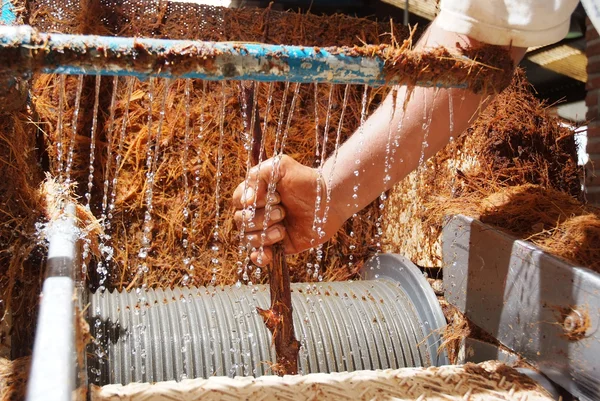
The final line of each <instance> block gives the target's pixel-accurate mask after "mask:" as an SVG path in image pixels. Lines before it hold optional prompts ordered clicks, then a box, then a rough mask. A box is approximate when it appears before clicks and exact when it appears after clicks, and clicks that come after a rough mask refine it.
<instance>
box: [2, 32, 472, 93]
mask: <svg viewBox="0 0 600 401" xmlns="http://www.w3.org/2000/svg"><path fill="white" fill-rule="evenodd" d="M386 51H387V48H385V47H377V46H371V47H369V46H367V47H364V48H360V49H355V48H336V47H334V48H313V47H301V46H279V45H265V44H255V43H238V42H218V43H217V42H200V41H182V40H164V39H144V38H122V37H101V36H78V35H64V34H47V33H37V32H36V31H35V30H33V29H32V28H31V27H28V26H19V27H0V73H3V72H5V73H13V74H15V73H28V72H32V71H35V72H43V73H60V74H91V75H95V74H101V75H128V76H132V75H133V76H136V77H138V78H141V79H144V78H147V77H149V76H161V77H179V78H201V79H205V80H223V79H237V80H259V81H291V82H329V83H340V84H344V83H349V84H369V85H372V86H379V85H384V84H390V83H392V84H395V83H399V84H413V85H414V84H417V85H419V86H452V87H467V86H469V85H468V84H467V83H466V82H460V81H457V82H451V80H449V77H448V76H447V75H446V74H440V75H443V76H440V77H439V78H437V77H435V79H440V80H442V81H441V82H433V81H434V79H431V77H425V79H423V80H421V81H417V82H415V79H414V77H408V76H404V75H403V73H402V71H399V72H395V73H392V74H390V71H388V70H386V67H387V66H386V60H385V54H386V53H385V52H386ZM364 54H368V56H365V55H364ZM466 60H467V61H469V60H468V59H466ZM425 70H427V69H425Z"/></svg>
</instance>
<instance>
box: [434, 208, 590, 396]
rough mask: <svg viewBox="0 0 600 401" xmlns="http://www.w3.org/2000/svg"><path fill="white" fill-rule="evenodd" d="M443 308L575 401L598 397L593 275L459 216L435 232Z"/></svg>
mask: <svg viewBox="0 0 600 401" xmlns="http://www.w3.org/2000/svg"><path fill="white" fill-rule="evenodd" d="M442 254H443V263H444V289H445V295H446V299H447V300H448V302H450V303H451V304H453V305H454V306H456V307H457V308H458V309H459V310H460V311H461V312H463V313H465V315H466V316H467V317H468V318H469V319H470V320H471V321H472V322H473V323H474V324H476V325H477V326H479V327H481V328H482V329H483V330H485V331H487V332H488V333H489V334H491V335H492V336H494V337H495V338H497V339H498V340H499V341H500V342H501V343H502V344H504V345H505V346H507V347H508V348H509V349H512V350H513V351H514V352H516V353H517V354H519V355H520V356H521V357H523V358H525V359H526V360H527V361H528V362H529V363H532V364H533V365H535V366H536V367H537V368H538V369H539V370H540V371H541V372H542V373H544V374H545V375H546V376H548V377H549V378H550V379H551V380H553V381H554V382H556V383H558V384H560V385H561V386H562V387H564V388H565V389H566V390H568V391H569V392H571V393H572V394H573V395H574V396H577V397H580V399H584V400H591V399H597V397H598V394H599V393H600V331H599V330H598V327H599V325H600V322H599V320H600V319H599V310H600V275H599V274H597V273H595V272H593V271H591V270H589V269H585V268H581V267H574V266H571V265H569V264H568V263H566V262H564V261H562V260H560V259H558V258H556V257H553V256H551V255H549V254H547V253H545V252H543V251H542V250H540V249H539V248H537V247H535V246H533V245H532V244H530V243H528V242H525V241H520V240H517V239H515V238H513V237H511V236H509V235H507V234H505V233H503V232H501V231H499V230H497V229H494V228H492V227H490V226H488V225H485V224H483V223H481V222H479V221H477V220H475V219H472V218H469V217H465V216H454V217H452V218H451V219H450V220H449V222H448V224H447V225H446V226H445V227H444V230H443V232H442Z"/></svg>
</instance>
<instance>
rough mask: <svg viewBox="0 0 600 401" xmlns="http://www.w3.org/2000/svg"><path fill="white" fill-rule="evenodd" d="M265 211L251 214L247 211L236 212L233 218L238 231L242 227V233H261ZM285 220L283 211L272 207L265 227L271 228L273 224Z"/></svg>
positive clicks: (279, 207) (263, 209) (259, 210)
mask: <svg viewBox="0 0 600 401" xmlns="http://www.w3.org/2000/svg"><path fill="white" fill-rule="evenodd" d="M265 214H266V209H265V208H262V209H257V210H256V211H255V212H254V213H252V211H251V210H249V209H243V210H238V211H237V212H235V215H234V216H233V218H234V220H235V222H236V224H237V227H238V229H239V230H241V229H242V227H244V232H246V233H252V232H253V231H259V230H260V231H262V229H263V228H264V224H265ZM284 218H285V209H284V208H283V207H281V206H273V207H272V208H271V210H270V211H269V217H268V218H267V219H266V220H267V227H271V226H272V225H273V224H275V223H279V222H280V221H282V220H283V219H284Z"/></svg>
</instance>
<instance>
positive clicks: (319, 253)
mask: <svg viewBox="0 0 600 401" xmlns="http://www.w3.org/2000/svg"><path fill="white" fill-rule="evenodd" d="M349 88H350V85H346V87H345V89H344V100H343V101H342V110H341V112H340V119H339V121H338V126H337V132H336V137H335V147H334V151H333V162H332V166H331V171H330V172H329V177H328V178H327V183H328V185H327V193H326V197H325V209H324V211H323V219H322V225H325V224H327V215H328V214H329V209H330V207H331V188H332V186H333V185H332V183H333V172H334V171H335V165H336V163H337V156H338V153H339V149H340V139H341V136H342V128H343V126H344V114H345V113H346V108H347V106H348V92H349ZM325 235H326V233H325V231H323V230H322V229H321V231H320V232H319V236H320V237H321V238H323V237H324V236H325ZM322 260H323V245H322V244H320V245H319V247H318V248H317V263H316V264H315V271H314V272H313V279H316V280H319V281H322V280H323V277H322V276H321V275H320V274H319V268H320V265H321V262H322Z"/></svg>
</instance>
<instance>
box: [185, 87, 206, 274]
mask: <svg viewBox="0 0 600 401" xmlns="http://www.w3.org/2000/svg"><path fill="white" fill-rule="evenodd" d="M205 107H206V81H202V91H201V96H200V116H199V121H198V134H197V135H196V139H197V143H198V145H197V146H196V167H195V170H194V185H193V189H192V197H193V198H194V204H195V205H194V206H195V209H194V214H193V216H192V233H191V234H192V241H189V240H188V247H189V249H190V253H191V254H192V256H191V257H190V263H189V270H190V271H194V269H195V267H194V258H193V251H194V249H195V243H194V242H193V241H195V239H196V238H198V229H197V227H198V226H199V219H200V211H199V207H198V205H200V203H201V201H200V172H201V164H202V146H200V145H201V143H202V141H203V139H204V119H205V114H204V109H205ZM188 239H189V237H188Z"/></svg>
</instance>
